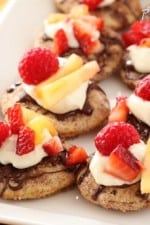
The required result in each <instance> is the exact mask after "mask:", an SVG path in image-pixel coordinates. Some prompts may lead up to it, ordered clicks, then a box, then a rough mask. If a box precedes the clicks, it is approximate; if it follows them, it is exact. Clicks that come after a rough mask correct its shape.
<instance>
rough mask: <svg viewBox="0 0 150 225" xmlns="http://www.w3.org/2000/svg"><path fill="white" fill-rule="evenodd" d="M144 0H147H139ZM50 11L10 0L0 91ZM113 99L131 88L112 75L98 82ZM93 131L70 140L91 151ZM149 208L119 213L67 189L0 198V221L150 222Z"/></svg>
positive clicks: (45, 3)
mask: <svg viewBox="0 0 150 225" xmlns="http://www.w3.org/2000/svg"><path fill="white" fill-rule="evenodd" d="M142 2H143V3H144V4H148V3H150V0H146V1H142ZM50 11H54V6H53V4H52V1H51V0H42V1H41V0H11V2H10V4H9V5H8V7H7V8H6V9H5V13H4V14H3V17H1V19H0V87H1V88H0V94H1V93H2V92H4V90H5V89H6V88H7V87H8V86H9V85H10V84H11V83H12V82H13V81H14V80H17V76H18V72H17V64H18V60H19V59H20V57H21V56H22V54H23V53H24V51H25V50H27V49H29V48H30V47H32V45H33V41H34V39H35V37H36V35H37V34H38V33H39V30H40V29H41V28H42V22H43V19H44V18H46V17H47V15H48V14H49V13H50ZM101 86H102V87H103V88H104V90H105V91H106V93H107V94H108V96H109V99H110V101H111V103H112V100H113V99H114V98H115V97H116V95H119V94H120V93H124V94H125V95H128V94H129V93H130V91H129V90H128V89H127V88H126V87H125V86H124V85H123V84H122V83H121V82H120V80H119V79H116V78H115V77H112V78H110V79H108V80H107V81H103V82H102V85H101ZM93 136H94V133H91V134H88V135H85V136H82V137H80V138H77V139H74V140H72V143H78V144H80V145H83V146H85V148H86V149H87V150H88V151H89V152H92V151H93V150H94V147H93V143H92V140H93ZM149 221H150V213H149V210H148V209H145V210H141V211H140V212H134V213H127V214H122V213H120V212H114V211H110V210H105V209H102V208H100V207H97V206H95V205H92V204H91V203H88V202H87V201H86V200H84V199H83V198H82V197H81V196H80V194H79V192H78V191H77V190H76V189H74V190H69V191H67V192H63V193H60V194H57V195H55V196H52V197H49V198H46V199H41V200H34V201H33V200H32V201H20V202H19V201H3V200H1V202H0V222H4V223H14V224H19V225H21V224H26V225H29V224H34V225H38V224H54V225H58V224H62V225H70V224H72V225H73V224H78V225H82V224H83V223H84V224H86V225H90V224H92V225H98V224H99V225H107V224H110V223H113V224H121V225H127V224H136V225H141V224H142V223H143V222H144V224H145V225H146V224H149Z"/></svg>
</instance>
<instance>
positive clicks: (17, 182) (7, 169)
mask: <svg viewBox="0 0 150 225" xmlns="http://www.w3.org/2000/svg"><path fill="white" fill-rule="evenodd" d="M66 153H67V151H66V150H64V151H62V152H60V153H59V154H58V155H57V156H54V157H45V158H44V159H43V160H42V161H41V162H40V163H39V164H37V165H35V166H32V167H29V168H25V169H17V168H14V167H13V166H12V165H11V164H8V165H2V164H0V196H2V195H3V193H4V192H5V190H6V189H7V188H10V189H11V190H13V191H17V190H20V189H21V188H22V187H23V186H24V184H25V183H26V182H27V181H28V180H30V179H32V180H33V179H36V178H38V177H40V176H43V175H44V174H52V173H60V172H62V171H68V172H73V171H75V170H76V166H73V167H70V168H69V167H66V166H65V162H66ZM56 165H62V168H61V169H57V170H56V169H55V170H52V169H50V170H48V167H49V168H51V167H52V166H56ZM63 165H64V167H63ZM45 168H46V170H45Z"/></svg>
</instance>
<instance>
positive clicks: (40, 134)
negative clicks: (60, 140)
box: [27, 115, 57, 145]
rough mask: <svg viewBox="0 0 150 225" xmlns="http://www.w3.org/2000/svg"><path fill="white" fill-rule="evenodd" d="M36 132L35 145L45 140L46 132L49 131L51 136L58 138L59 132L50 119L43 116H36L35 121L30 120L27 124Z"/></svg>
mask: <svg viewBox="0 0 150 225" xmlns="http://www.w3.org/2000/svg"><path fill="white" fill-rule="evenodd" d="M27 126H28V127H30V128H31V129H32V130H34V132H35V144H36V145H38V144H40V143H41V142H42V141H43V140H44V138H45V135H44V130H45V129H47V130H48V131H49V133H50V134H51V136H56V135H57V131H56V129H55V127H54V125H53V122H52V120H51V119H50V118H47V117H45V116H43V115H39V116H36V117H35V118H34V119H32V120H30V121H29V123H28V124H27Z"/></svg>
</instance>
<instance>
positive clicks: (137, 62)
mask: <svg viewBox="0 0 150 225" xmlns="http://www.w3.org/2000/svg"><path fill="white" fill-rule="evenodd" d="M127 50H128V51H129V57H130V59H131V61H132V65H133V66H134V68H135V69H136V71H137V72H139V73H149V72H150V62H149V59H150V48H148V47H141V46H138V45H131V46H129V47H128V48H127Z"/></svg>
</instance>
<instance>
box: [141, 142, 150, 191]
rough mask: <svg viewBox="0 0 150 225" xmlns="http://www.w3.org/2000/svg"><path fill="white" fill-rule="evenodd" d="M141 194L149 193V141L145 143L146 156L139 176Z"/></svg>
mask: <svg viewBox="0 0 150 225" xmlns="http://www.w3.org/2000/svg"><path fill="white" fill-rule="evenodd" d="M141 192H142V193H143V194H144V193H145V194H146V193H150V139H149V141H148V143H147V150H146V155H145V158H144V169H143V171H142V176H141Z"/></svg>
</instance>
